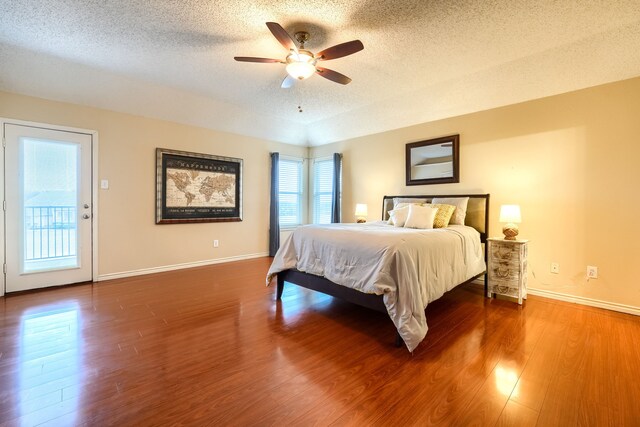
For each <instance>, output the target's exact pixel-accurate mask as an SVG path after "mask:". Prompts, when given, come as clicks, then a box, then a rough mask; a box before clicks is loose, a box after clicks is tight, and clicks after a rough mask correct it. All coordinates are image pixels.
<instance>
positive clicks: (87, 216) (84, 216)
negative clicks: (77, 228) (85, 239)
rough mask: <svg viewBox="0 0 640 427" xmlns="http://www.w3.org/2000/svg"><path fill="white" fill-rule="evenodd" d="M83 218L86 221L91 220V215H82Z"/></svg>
mask: <svg viewBox="0 0 640 427" xmlns="http://www.w3.org/2000/svg"><path fill="white" fill-rule="evenodd" d="M82 218H84V219H89V218H90V216H89V214H84V215H82Z"/></svg>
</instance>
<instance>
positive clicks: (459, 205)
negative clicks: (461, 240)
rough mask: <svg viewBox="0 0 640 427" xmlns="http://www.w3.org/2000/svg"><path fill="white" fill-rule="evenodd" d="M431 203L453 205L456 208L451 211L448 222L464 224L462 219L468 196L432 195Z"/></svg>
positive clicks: (464, 215) (465, 214)
mask: <svg viewBox="0 0 640 427" xmlns="http://www.w3.org/2000/svg"><path fill="white" fill-rule="evenodd" d="M431 203H433V204H436V203H439V204H443V205H452V206H455V207H456V210H455V211H453V215H452V216H451V219H450V220H449V224H456V225H464V219H465V218H466V216H467V203H469V198H468V197H434V199H433V200H432V201H431Z"/></svg>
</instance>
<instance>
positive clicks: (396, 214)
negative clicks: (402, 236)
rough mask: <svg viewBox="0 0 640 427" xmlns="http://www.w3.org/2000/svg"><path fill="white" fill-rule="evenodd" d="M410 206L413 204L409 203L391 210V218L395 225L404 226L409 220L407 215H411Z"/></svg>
mask: <svg viewBox="0 0 640 427" xmlns="http://www.w3.org/2000/svg"><path fill="white" fill-rule="evenodd" d="M410 207H411V205H408V206H403V207H401V208H398V209H393V210H390V211H389V219H390V220H391V221H392V222H393V225H394V226H396V227H404V223H405V222H406V221H407V216H408V215H409V208H410Z"/></svg>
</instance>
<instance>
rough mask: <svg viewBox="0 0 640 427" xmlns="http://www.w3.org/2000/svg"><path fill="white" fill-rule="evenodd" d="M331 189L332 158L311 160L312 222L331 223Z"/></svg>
mask: <svg viewBox="0 0 640 427" xmlns="http://www.w3.org/2000/svg"><path fill="white" fill-rule="evenodd" d="M332 189H333V159H332V158H330V157H329V158H325V159H316V160H314V162H313V223H314V224H329V223H331V194H332Z"/></svg>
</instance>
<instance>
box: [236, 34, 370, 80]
mask: <svg viewBox="0 0 640 427" xmlns="http://www.w3.org/2000/svg"><path fill="white" fill-rule="evenodd" d="M267 27H268V28H269V30H270V31H271V33H272V34H273V35H274V36H275V38H276V39H278V41H279V42H280V44H281V45H282V46H284V47H285V48H286V49H287V50H289V55H287V57H286V58H285V59H284V60H280V59H271V58H254V57H250V56H236V57H234V59H235V60H236V61H241V62H265V63H278V64H286V66H287V67H286V70H287V76H286V77H285V78H284V80H283V81H282V84H281V85H280V87H282V88H284V89H288V88H290V87H291V86H293V84H294V83H295V81H296V80H304V79H307V78H309V77H311V76H312V75H313V74H314V73H316V74H318V75H320V76H322V77H324V78H325V79H329V80H331V81H333V82H336V83H340V84H342V85H346V84H348V83H350V82H351V79H350V78H349V77H347V76H345V75H344V74H340V73H339V72H337V71H333V70H330V69H328V68H323V67H319V66H317V65H316V63H317V62H318V61H328V60H330V59H337V58H342V57H343V56H347V55H351V54H353V53H356V52H359V51H361V50H362V49H364V45H363V44H362V42H361V41H360V40H352V41H350V42H346V43H341V44H338V45H335V46H332V47H329V48H327V49H325V50H323V51H321V52H318V53H317V54H315V55H314V54H313V52H310V51H308V50H306V49H305V48H304V44H305V43H306V42H307V41H308V40H309V33H307V32H306V31H298V32H297V33H295V35H294V36H295V39H296V40H297V41H298V43H300V48H298V47H296V44H295V42H294V41H293V39H292V38H291V36H290V35H289V33H287V31H286V30H285V29H284V28H282V26H281V25H280V24H278V23H276V22H267Z"/></svg>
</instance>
